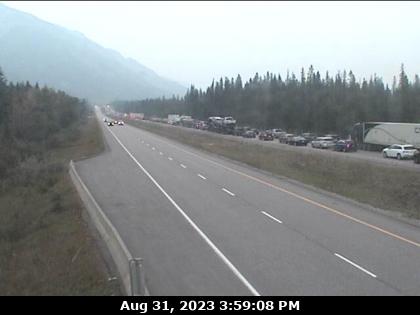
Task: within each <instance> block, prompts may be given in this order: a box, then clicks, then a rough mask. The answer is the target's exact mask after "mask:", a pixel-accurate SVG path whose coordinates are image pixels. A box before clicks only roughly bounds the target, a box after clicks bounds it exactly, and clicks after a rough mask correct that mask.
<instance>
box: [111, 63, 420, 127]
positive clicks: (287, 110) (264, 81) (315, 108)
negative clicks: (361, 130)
mask: <svg viewBox="0 0 420 315" xmlns="http://www.w3.org/2000/svg"><path fill="white" fill-rule="evenodd" d="M112 105H113V107H114V108H115V109H116V110H117V111H120V112H126V113H128V112H141V113H144V114H145V116H146V117H151V116H156V117H167V115H168V114H184V115H190V116H192V117H193V118H195V119H201V120H207V118H208V117H209V116H233V117H235V118H236V119H237V122H238V124H239V125H242V126H245V125H246V126H251V127H256V128H282V129H285V130H287V131H290V132H297V133H299V132H315V133H318V134H322V133H338V134H348V133H349V132H350V131H351V128H352V126H353V125H354V124H355V123H357V122H362V121H390V122H391V121H393V122H420V80H419V76H418V75H417V74H416V75H415V77H414V81H410V80H409V78H408V76H407V74H406V71H405V69H404V65H401V70H400V73H399V74H398V76H394V80H393V83H392V86H391V87H390V86H388V84H384V82H383V79H382V78H380V77H378V76H377V75H373V76H371V77H370V79H369V80H366V79H363V80H357V79H356V77H355V75H354V73H353V72H352V71H349V72H347V71H339V72H338V73H337V74H335V75H334V76H333V75H330V74H329V73H328V72H326V74H325V75H324V76H322V75H321V74H320V72H319V71H316V70H315V69H314V67H313V66H310V67H309V69H308V70H307V71H305V69H304V68H302V70H301V73H300V76H299V77H298V76H296V75H295V74H294V73H289V72H287V75H286V77H285V78H282V77H281V76H280V75H276V74H273V73H270V72H267V73H266V74H265V75H263V76H261V75H260V74H258V73H256V74H255V76H254V77H253V78H250V79H249V80H248V81H246V82H243V81H242V78H241V76H240V75H238V76H237V77H236V79H234V78H230V79H229V78H227V77H225V78H220V79H219V80H218V81H215V80H213V82H212V83H211V85H210V86H208V87H207V88H206V89H205V90H202V89H197V88H196V87H195V86H194V85H191V87H190V88H189V89H188V91H187V93H186V95H185V96H183V97H175V96H173V97H172V98H154V99H145V100H136V101H116V102H114V103H112Z"/></svg>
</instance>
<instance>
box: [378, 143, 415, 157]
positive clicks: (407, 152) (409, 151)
mask: <svg viewBox="0 0 420 315" xmlns="http://www.w3.org/2000/svg"><path fill="white" fill-rule="evenodd" d="M414 152H416V148H414V146H413V145H411V144H393V145H391V146H389V147H387V148H385V149H383V150H382V155H383V157H384V158H389V157H392V158H397V159H398V160H401V159H412V158H413V156H414Z"/></svg>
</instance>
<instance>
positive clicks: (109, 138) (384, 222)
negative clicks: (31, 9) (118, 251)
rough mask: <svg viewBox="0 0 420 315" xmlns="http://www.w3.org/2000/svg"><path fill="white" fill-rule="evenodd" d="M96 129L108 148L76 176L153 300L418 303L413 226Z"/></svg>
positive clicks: (125, 130)
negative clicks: (135, 261)
mask: <svg viewBox="0 0 420 315" xmlns="http://www.w3.org/2000/svg"><path fill="white" fill-rule="evenodd" d="M98 115H99V116H101V115H100V114H98ZM100 119H101V120H102V116H101V117H100ZM101 126H102V129H103V133H104V137H105V140H106V143H107V147H108V150H107V151H106V152H105V153H104V154H102V155H100V156H98V157H95V158H92V159H88V160H84V161H80V162H78V163H76V168H77V170H78V172H79V174H80V176H81V178H82V179H83V181H84V182H85V183H86V186H87V187H88V188H89V189H90V191H91V192H92V195H93V196H94V197H95V199H96V200H97V202H98V203H99V205H100V206H101V207H102V208H103V210H104V212H105V213H106V214H107V216H108V217H109V219H110V220H111V222H112V223H113V224H114V225H115V227H116V229H117V230H118V231H119V233H120V235H121V237H122V239H123V240H124V241H125V243H126V244H127V247H128V248H129V250H130V251H131V252H132V253H133V255H134V256H137V257H142V258H143V259H144V265H145V271H146V282H147V285H148V288H149V290H150V293H151V294H152V295H253V294H254V295H258V294H260V295H419V294H420V229H419V228H418V227H415V226H412V225H409V224H407V223H402V222H400V221H397V220H395V219H392V218H388V217H386V216H383V215H381V214H378V213H374V212H370V211H367V210H366V209H364V208H361V207H359V206H356V205H355V204H353V203H351V202H347V201H344V200H343V199H341V198H334V197H331V196H330V195H326V194H322V193H319V192H315V191H314V190H310V189H307V188H303V187H301V186H299V185H296V184H293V183H290V182H288V181H287V180H282V179H279V178H277V177H274V176H270V175H268V174H266V173H263V172H259V171H257V170H255V169H253V168H250V167H246V166H244V165H242V164H239V163H235V162H232V161H228V160H226V159H224V158H220V157H215V156H214V155H210V154H206V153H203V152H202V151H199V150H196V149H193V148H190V147H188V146H185V145H182V144H179V143H177V142H174V141H172V140H169V139H166V138H163V137H160V136H158V135H155V134H152V133H150V132H146V131H144V130H141V129H138V128H134V127H132V126H129V125H125V126H113V127H108V126H106V125H105V124H103V123H101Z"/></svg>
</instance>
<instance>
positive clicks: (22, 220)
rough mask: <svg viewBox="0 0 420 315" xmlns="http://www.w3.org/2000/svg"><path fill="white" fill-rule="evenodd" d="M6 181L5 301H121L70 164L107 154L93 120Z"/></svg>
mask: <svg viewBox="0 0 420 315" xmlns="http://www.w3.org/2000/svg"><path fill="white" fill-rule="evenodd" d="M56 138H57V140H58V141H57V143H58V146H56V147H54V149H51V150H49V151H47V152H44V154H43V157H42V158H41V159H38V158H34V157H32V158H29V159H27V160H26V161H25V162H24V163H22V164H21V165H20V166H19V168H17V169H15V170H13V172H12V174H11V175H10V176H9V177H8V178H7V179H3V180H2V181H1V187H0V188H1V190H0V217H1V218H2V219H1V224H0V295H119V294H121V291H120V288H119V285H118V283H117V282H116V281H108V277H109V275H108V271H107V267H106V265H105V263H104V259H103V257H102V255H101V253H100V250H99V248H98V245H97V244H96V241H95V240H94V238H93V237H92V234H91V231H90V230H89V227H88V226H87V224H86V222H85V221H84V219H83V218H82V213H83V211H85V210H84V209H83V205H82V202H81V200H80V199H79V196H78V194H77V191H76V190H75V188H74V187H73V184H72V182H71V179H70V176H69V174H68V163H69V161H70V159H78V158H82V157H87V156H92V155H95V154H97V153H99V152H101V151H102V150H103V146H104V144H103V140H102V133H101V130H100V128H99V125H98V123H97V121H96V119H95V118H94V117H90V118H89V119H88V120H87V121H86V122H85V123H84V124H82V125H76V126H73V127H72V128H70V129H68V130H65V131H63V132H61V133H60V134H57V135H56Z"/></svg>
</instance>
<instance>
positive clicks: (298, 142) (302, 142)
mask: <svg viewBox="0 0 420 315" xmlns="http://www.w3.org/2000/svg"><path fill="white" fill-rule="evenodd" d="M287 144H290V145H294V146H306V145H307V144H308V141H307V140H306V139H305V138H304V137H301V136H296V137H291V138H290V139H289V140H288V141H287Z"/></svg>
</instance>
